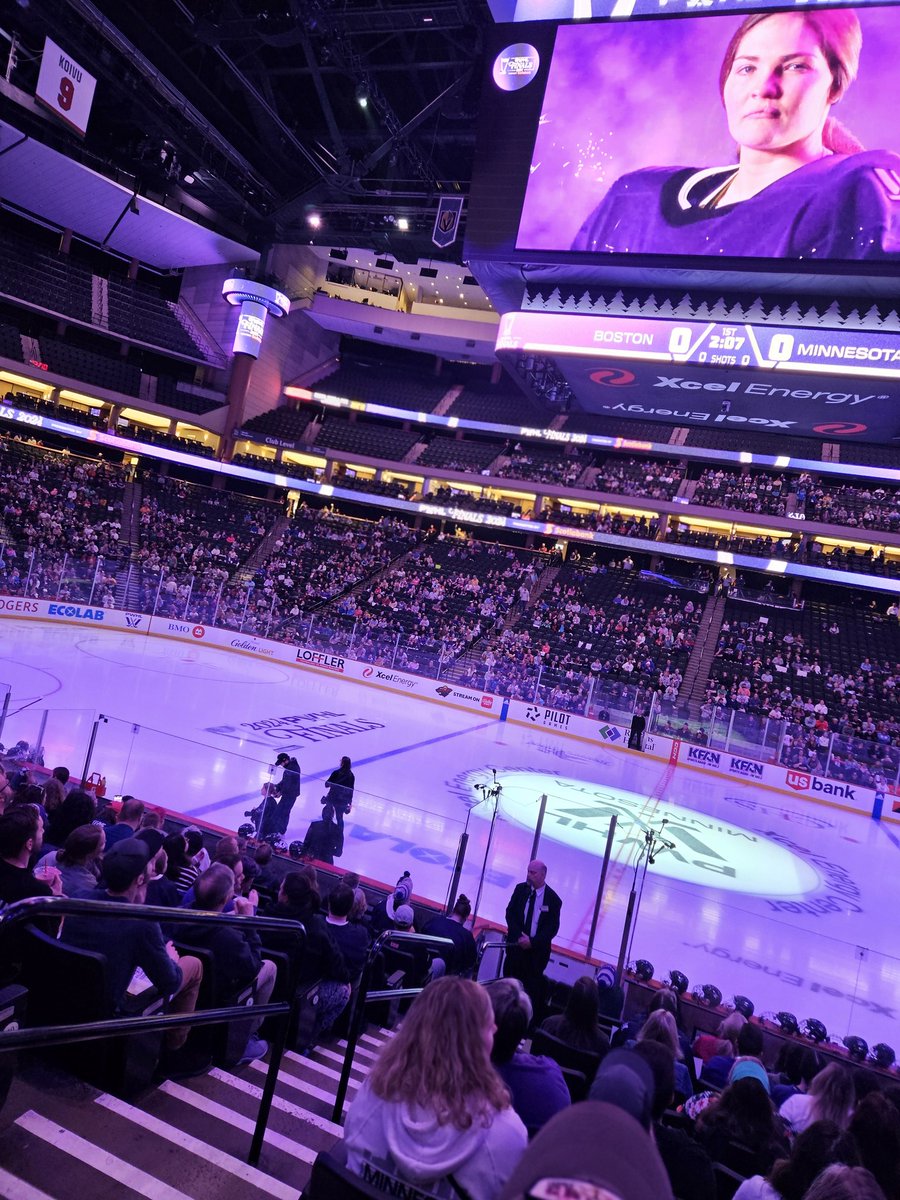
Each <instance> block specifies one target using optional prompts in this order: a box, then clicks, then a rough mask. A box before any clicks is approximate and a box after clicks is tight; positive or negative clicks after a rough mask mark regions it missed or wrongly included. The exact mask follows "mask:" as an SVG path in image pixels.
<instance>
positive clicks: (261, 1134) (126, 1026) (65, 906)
mask: <svg viewBox="0 0 900 1200" xmlns="http://www.w3.org/2000/svg"><path fill="white" fill-rule="evenodd" d="M48 915H57V916H79V915H80V916H92V917H99V918H101V919H103V918H109V919H111V920H116V919H118V920H132V921H134V920H137V921H147V922H149V921H156V922H161V921H165V922H166V924H167V925H173V924H175V925H192V926H194V927H196V926H197V925H198V924H199V923H200V922H202V921H211V920H215V921H217V922H219V923H220V924H226V925H235V926H239V927H240V928H242V929H247V928H256V929H274V930H278V931H279V932H281V933H283V934H287V936H288V937H289V938H291V939H293V941H294V942H295V943H296V950H297V953H295V954H290V955H288V997H289V999H288V1000H286V1001H285V1000H279V1001H276V1002H275V1003H270V1004H259V1005H255V1006H254V1008H253V1016H254V1017H274V1018H280V1019H279V1020H276V1023H275V1028H276V1035H275V1037H274V1038H273V1039H272V1043H271V1053H270V1057H269V1064H268V1070H267V1072H266V1079H265V1083H264V1084H263V1089H262V1095H261V1097H260V1101H259V1109H258V1111H257V1115H256V1125H255V1127H254V1130H253V1138H252V1139H251V1142H250V1150H249V1153H248V1155H247V1161H248V1162H249V1163H250V1164H251V1165H252V1166H256V1165H257V1164H258V1163H259V1158H260V1155H261V1153H262V1147H263V1140H264V1138H265V1134H266V1126H267V1125H268V1123H269V1113H270V1112H271V1109H272V1100H273V1098H274V1096H275V1085H276V1083H277V1082H278V1072H279V1070H280V1067H281V1060H282V1058H283V1056H284V1051H285V1046H286V1044H287V1037H288V1031H289V1029H290V1027H291V1024H292V1018H293V1015H294V1010H295V1008H296V1005H297V968H298V965H299V957H300V952H301V951H302V949H303V945H304V943H305V940H306V929H305V928H304V926H303V925H302V923H301V922H300V921H287V920H281V919H280V918H278V917H257V916H252V917H249V916H248V917H239V916H232V915H230V914H225V913H212V912H204V911H202V910H200V909H192V908H164V907H162V906H160V905H152V904H127V903H122V902H120V901H114V900H109V901H107V900H81V899H73V898H71V897H69V896H32V897H29V898H28V899H26V900H17V901H16V902H15V903H14V904H10V905H9V906H8V907H7V908H5V909H2V910H0V945H2V943H3V940H4V938H5V937H7V936H8V934H9V932H10V930H13V929H15V928H17V927H18V926H20V925H25V924H26V923H27V924H30V923H32V922H33V921H34V920H35V919H37V918H39V917H43V916H48ZM246 1016H247V1008H246V1006H245V1005H242V1004H236V1005H229V1006H225V1007H220V1008H209V1009H201V1011H200V1012H193V1013H181V1014H178V1013H176V1014H171V1015H166V1016H161V1017H142V1016H136V1017H113V1018H111V1019H109V1020H104V1021H90V1022H85V1023H84V1024H83V1025H44V1026H38V1027H37V1028H34V1027H32V1028H29V1029H17V1030H10V1031H6V1030H2V1031H0V1053H2V1052H3V1051H5V1050H16V1049H28V1048H31V1047H33V1046H37V1045H40V1046H42V1047H43V1046H60V1045H64V1044H66V1043H69V1042H82V1041H85V1042H87V1041H96V1040H97V1039H99V1038H104V1037H122V1036H124V1035H125V1034H128V1033H134V1032H144V1033H155V1032H157V1031H168V1030H170V1029H177V1028H179V1027H181V1026H183V1025H190V1026H194V1025H217V1024H224V1023H226V1022H228V1021H233V1020H235V1019H237V1018H245V1019H246Z"/></svg>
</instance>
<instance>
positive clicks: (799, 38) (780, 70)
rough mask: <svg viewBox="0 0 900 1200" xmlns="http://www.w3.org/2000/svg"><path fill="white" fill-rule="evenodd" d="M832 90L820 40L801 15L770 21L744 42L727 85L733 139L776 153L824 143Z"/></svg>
mask: <svg viewBox="0 0 900 1200" xmlns="http://www.w3.org/2000/svg"><path fill="white" fill-rule="evenodd" d="M832 86H833V81H832V76H831V69H830V67H829V66H828V62H827V61H826V59H825V56H824V54H823V53H822V47H821V45H820V43H819V36H818V34H817V33H816V30H815V29H813V28H812V26H810V25H808V24H807V23H806V21H805V19H804V17H803V15H802V14H801V13H778V14H776V15H773V16H771V17H767V18H766V19H765V20H764V21H761V22H760V23H759V24H758V25H755V26H754V27H753V28H752V29H749V30H748V31H747V33H746V34H745V35H744V37H743V38H742V39H741V43H740V45H739V46H738V48H737V54H736V55H735V59H734V63H733V64H732V67H731V71H730V72H729V75H728V78H727V79H726V80H725V87H724V90H723V99H724V102H725V114H726V117H727V119H728V129H729V131H730V133H731V136H732V137H733V138H734V140H735V141H736V142H737V143H738V145H739V146H741V147H746V148H747V149H752V150H760V151H770V152H772V153H776V154H777V153H783V152H786V151H789V150H791V149H794V148H799V147H801V146H803V145H804V144H805V145H806V146H807V148H808V147H809V144H810V143H816V142H819V143H820V142H821V136H822V127H823V126H824V124H825V119H826V117H827V116H828V112H829V109H830V107H831V99H830V97H831V91H832Z"/></svg>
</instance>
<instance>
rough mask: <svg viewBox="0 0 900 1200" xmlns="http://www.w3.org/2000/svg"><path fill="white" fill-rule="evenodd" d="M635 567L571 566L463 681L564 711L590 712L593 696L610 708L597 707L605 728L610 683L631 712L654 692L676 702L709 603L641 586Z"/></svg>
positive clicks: (610, 702) (613, 699)
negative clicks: (588, 706) (623, 690)
mask: <svg viewBox="0 0 900 1200" xmlns="http://www.w3.org/2000/svg"><path fill="white" fill-rule="evenodd" d="M629 563H630V560H627V559H626V561H625V563H623V564H622V566H621V567H620V568H618V569H609V570H605V569H602V568H601V567H600V566H599V565H598V564H596V563H595V564H593V565H591V566H584V567H582V566H581V565H580V564H573V565H566V566H565V567H564V568H562V569H561V571H560V573H559V576H558V577H557V578H556V579H555V580H554V581H553V583H552V585H551V586H550V587H548V588H546V589H545V590H544V591H542V592H541V594H540V595H539V596H538V598H537V601H536V602H535V603H533V604H531V605H530V606H529V607H528V608H527V610H525V611H524V612H523V613H522V614H521V615H520V616H519V618H518V620H516V621H513V622H508V623H507V624H506V626H505V627H504V628H503V629H502V630H501V631H500V633H499V635H498V636H496V637H494V638H489V639H488V640H487V643H486V646H485V649H484V650H482V651H481V653H480V654H479V660H478V662H473V663H468V664H467V669H466V673H465V675H464V676H463V679H464V682H467V683H471V684H472V685H473V686H477V687H480V688H483V689H485V690H486V691H494V692H497V693H499V694H500V695H506V696H510V697H512V698H515V699H522V700H529V701H532V700H533V701H536V702H538V703H541V704H546V705H548V706H550V707H553V708H559V709H563V710H566V711H583V710H584V708H585V706H586V704H587V702H588V699H589V698H590V697H592V696H593V694H594V691H595V689H596V690H597V698H598V699H599V697H600V696H601V695H602V697H603V700H602V702H601V703H599V704H595V705H594V707H595V708H597V709H598V713H600V714H605V715H604V719H607V720H608V719H609V709H610V706H614V705H615V704H616V702H617V697H616V696H615V695H614V694H613V692H611V691H610V690H609V685H611V684H617V685H619V686H620V687H622V688H626V689H627V690H628V694H629V696H630V697H631V699H632V703H633V704H635V703H638V704H639V703H641V702H646V701H649V699H650V693H651V692H652V691H653V690H656V691H658V693H659V695H660V696H661V697H666V698H672V697H675V696H677V694H678V689H679V686H680V684H681V682H682V679H683V673H684V668H685V666H686V664H687V660H688V657H689V655H690V650H691V648H692V647H693V645H694V641H695V638H696V633H697V628H698V625H699V621H700V615H701V613H702V610H703V604H702V601H701V600H700V599H699V597H698V596H697V594H696V593H694V592H690V591H688V592H685V593H683V594H681V593H674V592H666V591H665V590H662V589H659V588H655V587H646V588H645V587H642V586H641V585H640V584H639V581H638V580H637V579H636V578H635V572H634V570H633V564H631V565H630V566H629ZM598 683H601V684H602V686H601V687H599V688H598V687H597V685H598Z"/></svg>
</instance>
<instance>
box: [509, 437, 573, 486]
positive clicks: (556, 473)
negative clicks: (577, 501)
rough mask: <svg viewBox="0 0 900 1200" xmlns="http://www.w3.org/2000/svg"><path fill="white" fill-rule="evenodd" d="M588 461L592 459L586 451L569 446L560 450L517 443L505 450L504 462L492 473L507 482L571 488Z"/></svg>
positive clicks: (552, 447)
mask: <svg viewBox="0 0 900 1200" xmlns="http://www.w3.org/2000/svg"><path fill="white" fill-rule="evenodd" d="M591 462H592V456H591V455H590V454H589V453H588V452H587V451H584V450H581V449H580V448H579V447H578V446H575V445H573V444H571V443H570V444H568V445H566V446H565V448H563V449H559V448H557V447H554V446H541V445H534V444H532V443H530V442H529V443H525V444H524V445H523V443H522V442H516V444H515V445H514V446H512V447H511V448H509V449H508V451H507V461H506V462H505V463H504V464H503V465H502V466H501V467H499V468H498V469H497V470H496V471H495V472H494V474H495V475H500V476H502V477H503V478H506V479H529V480H534V481H535V482H536V483H553V484H556V485H557V486H558V487H574V486H575V484H576V483H577V482H578V479H579V478H580V477H581V475H583V474H584V471H585V469H586V468H587V467H589V466H590V465H591Z"/></svg>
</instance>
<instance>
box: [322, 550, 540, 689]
mask: <svg viewBox="0 0 900 1200" xmlns="http://www.w3.org/2000/svg"><path fill="white" fill-rule="evenodd" d="M543 566H544V564H543V563H541V562H539V561H538V560H537V557H536V556H535V555H534V554H531V553H528V552H526V551H516V550H512V549H510V548H508V547H505V546H498V545H484V544H483V543H480V542H478V541H476V540H475V539H474V538H469V539H457V538H447V537H445V536H444V535H442V534H438V535H434V534H432V535H430V536H429V540H428V542H427V544H426V545H424V546H420V547H418V548H416V549H414V550H413V551H412V552H411V553H410V554H409V555H408V556H407V557H406V558H405V559H403V560H401V561H400V562H399V563H397V564H396V565H394V566H393V567H391V568H390V569H389V570H387V571H385V572H384V573H383V574H382V575H381V576H379V578H378V579H377V580H376V581H375V582H374V583H373V584H372V586H371V587H368V588H364V589H362V590H361V591H360V592H359V593H358V594H357V595H356V596H354V597H348V599H347V601H346V602H345V603H341V604H339V605H338V606H337V607H338V612H339V613H341V615H342V616H344V617H345V618H347V620H352V622H353V625H352V629H351V633H350V636H352V638H353V653H354V655H355V656H356V657H359V658H361V659H362V660H363V661H367V662H374V663H378V664H379V665H382V666H392V667H398V668H400V669H404V670H410V671H414V672H415V671H421V672H422V673H425V674H429V673H431V674H436V675H438V676H441V675H443V673H444V672H445V670H446V667H447V666H448V664H449V663H451V662H453V661H454V660H455V659H456V658H457V657H458V656H459V655H460V654H461V653H462V652H463V651H464V650H465V649H466V648H467V647H468V646H470V645H472V644H474V643H475V642H477V641H478V640H479V639H481V638H483V637H487V636H488V635H489V634H490V633H491V632H492V631H493V630H494V629H495V628H496V627H497V626H499V625H500V624H501V623H502V622H503V620H504V618H505V617H506V616H507V615H508V614H509V612H510V610H511V609H512V607H513V606H514V605H516V604H518V605H520V606H522V607H524V606H525V605H527V604H528V601H529V598H530V592H531V589H533V588H534V586H535V583H536V582H537V580H538V577H539V574H540V571H541V570H542V569H543ZM332 644H333V643H332ZM348 644H349V641H348Z"/></svg>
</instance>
